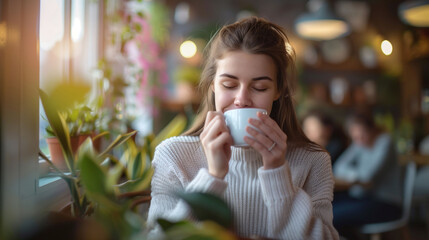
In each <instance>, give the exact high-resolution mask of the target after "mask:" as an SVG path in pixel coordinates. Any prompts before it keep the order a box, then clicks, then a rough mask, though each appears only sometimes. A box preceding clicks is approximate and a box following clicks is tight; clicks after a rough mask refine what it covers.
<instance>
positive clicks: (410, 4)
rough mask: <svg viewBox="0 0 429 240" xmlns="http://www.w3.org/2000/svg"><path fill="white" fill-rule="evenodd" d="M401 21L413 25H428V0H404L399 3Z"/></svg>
mask: <svg viewBox="0 0 429 240" xmlns="http://www.w3.org/2000/svg"><path fill="white" fill-rule="evenodd" d="M398 12H399V16H400V18H401V20H402V21H403V22H405V23H406V24H409V25H412V26H415V27H429V0H424V1H423V0H420V1H406V2H403V3H401V4H400V5H399V9H398Z"/></svg>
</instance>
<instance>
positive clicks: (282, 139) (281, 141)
mask: <svg viewBox="0 0 429 240" xmlns="http://www.w3.org/2000/svg"><path fill="white" fill-rule="evenodd" d="M258 117H259V119H250V120H249V122H250V124H251V125H252V126H254V127H255V128H256V129H258V130H255V129H254V128H252V127H248V128H247V129H246V130H247V132H248V133H249V134H250V135H251V136H252V137H254V138H255V139H256V140H257V141H258V142H259V143H260V144H261V145H263V146H264V147H265V148H266V149H270V148H271V147H272V146H273V144H274V143H275V144H276V145H279V146H281V147H283V145H285V144H286V138H287V137H286V134H285V133H284V132H283V131H282V130H281V129H280V127H279V126H278V125H277V123H276V122H275V121H274V120H272V119H271V118H270V117H268V116H266V115H263V114H261V115H259V116H258Z"/></svg>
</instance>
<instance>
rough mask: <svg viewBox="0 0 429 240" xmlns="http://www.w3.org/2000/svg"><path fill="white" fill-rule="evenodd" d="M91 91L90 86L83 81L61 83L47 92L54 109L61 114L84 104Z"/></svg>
mask: <svg viewBox="0 0 429 240" xmlns="http://www.w3.org/2000/svg"><path fill="white" fill-rule="evenodd" d="M90 91H91V86H90V85H89V84H86V83H84V81H77V80H76V79H74V80H73V82H71V81H61V82H59V83H57V84H56V85H54V86H52V87H51V89H50V90H49V91H48V94H49V96H50V97H51V99H52V101H53V102H52V104H53V105H54V107H55V108H56V109H57V110H58V111H60V112H62V111H67V110H69V109H72V108H73V107H74V106H75V105H76V104H81V103H84V102H85V100H86V99H87V97H88V94H89V93H90Z"/></svg>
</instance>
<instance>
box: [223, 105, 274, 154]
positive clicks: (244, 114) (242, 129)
mask: <svg viewBox="0 0 429 240" xmlns="http://www.w3.org/2000/svg"><path fill="white" fill-rule="evenodd" d="M257 112H262V113H264V114H267V111H266V110H265V109H261V108H237V109H232V110H228V111H226V112H225V113H224V116H225V122H226V125H227V126H228V128H229V132H230V134H231V136H232V139H233V141H234V143H233V146H236V147H245V146H249V144H247V143H246V142H245V141H244V136H248V137H252V136H250V135H249V134H248V133H247V131H246V127H247V126H250V127H253V126H252V125H251V124H250V123H249V118H258V116H257V115H256V113H257Z"/></svg>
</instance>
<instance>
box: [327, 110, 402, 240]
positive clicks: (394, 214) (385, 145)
mask: <svg viewBox="0 0 429 240" xmlns="http://www.w3.org/2000/svg"><path fill="white" fill-rule="evenodd" d="M347 129H348V133H349V135H350V137H351V139H352V144H351V145H350V146H349V147H348V148H347V150H346V151H345V152H344V153H343V154H342V155H341V156H340V157H339V158H338V159H337V161H336V163H335V165H334V166H333V171H334V176H335V178H336V179H340V180H342V181H347V182H349V183H350V184H351V185H352V187H351V188H350V189H349V190H348V191H346V192H336V193H335V195H334V201H333V211H334V226H335V227H336V228H337V230H338V231H339V233H340V235H343V236H347V234H349V233H350V232H348V231H347V230H349V229H350V227H352V228H353V227H356V226H360V225H363V224H367V223H374V222H381V221H388V220H393V219H397V218H399V217H400V214H401V208H400V207H399V206H400V202H401V197H400V196H401V191H400V186H401V185H400V177H399V176H400V168H399V163H398V160H397V157H396V150H395V147H394V144H393V142H392V139H391V137H390V135H389V134H388V133H384V132H383V131H381V129H380V128H378V127H377V126H376V125H375V123H374V120H373V119H372V116H370V115H365V114H361V113H356V114H354V115H352V116H351V117H350V118H349V119H348V121H347ZM398 198H399V199H398Z"/></svg>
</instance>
